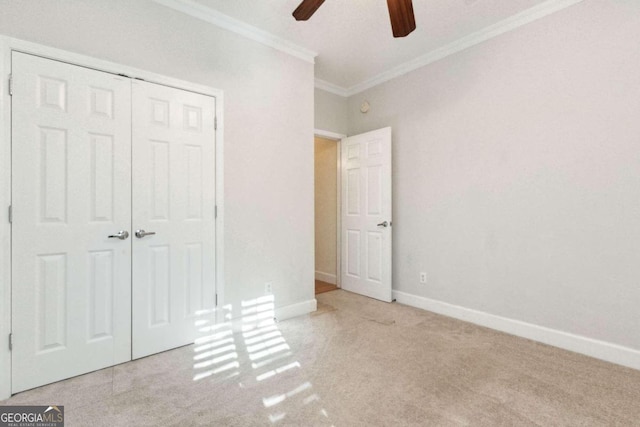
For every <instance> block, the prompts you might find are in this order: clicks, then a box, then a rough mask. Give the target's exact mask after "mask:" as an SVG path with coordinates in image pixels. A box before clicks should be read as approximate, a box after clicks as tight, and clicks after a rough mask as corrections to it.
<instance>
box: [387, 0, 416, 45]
mask: <svg viewBox="0 0 640 427" xmlns="http://www.w3.org/2000/svg"><path fill="white" fill-rule="evenodd" d="M387 6H388V7H389V17H390V18H391V29H392V30H393V37H405V36H407V35H409V33H411V32H412V31H413V30H415V29H416V18H415V16H414V15H413V3H411V0H387Z"/></svg>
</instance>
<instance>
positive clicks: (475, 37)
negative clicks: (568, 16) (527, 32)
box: [346, 0, 583, 96]
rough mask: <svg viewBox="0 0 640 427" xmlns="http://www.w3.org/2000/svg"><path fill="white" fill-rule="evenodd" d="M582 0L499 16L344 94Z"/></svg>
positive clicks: (559, 0) (555, 0) (555, 1)
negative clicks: (492, 21) (503, 17)
mask: <svg viewBox="0 0 640 427" xmlns="http://www.w3.org/2000/svg"><path fill="white" fill-rule="evenodd" d="M582 1H583V0H547V1H545V2H543V3H540V4H538V5H536V6H534V7H532V8H529V9H527V10H524V11H522V12H520V13H517V14H515V15H513V16H511V17H509V18H506V19H503V20H502V21H499V22H497V23H495V24H493V25H490V26H488V27H485V28H483V29H482V30H479V31H476V32H475V33H471V34H469V35H468V36H465V37H462V38H460V39H458V40H456V41H454V42H452V43H449V44H447V45H445V46H443V47H441V48H438V49H436V50H434V51H431V52H429V53H427V54H424V55H422V56H419V57H417V58H415V59H413V60H411V61H408V62H405V63H404V64H401V65H399V66H397V67H394V68H392V69H390V70H388V71H385V72H383V73H380V74H378V75H377V76H375V77H373V78H371V79H368V80H365V81H363V82H362V83H358V84H356V85H354V86H351V87H349V88H348V89H347V90H346V96H352V95H355V94H358V93H360V92H363V91H365V90H367V89H370V88H372V87H374V86H377V85H379V84H381V83H384V82H387V81H389V80H391V79H394V78H396V77H399V76H402V75H404V74H407V73H409V72H411V71H414V70H416V69H418V68H421V67H424V66H426V65H429V64H432V63H434V62H436V61H439V60H441V59H443V58H446V57H447V56H450V55H453V54H455V53H458V52H460V51H462V50H465V49H467V48H470V47H472V46H475V45H477V44H479V43H482V42H484V41H487V40H490V39H492V38H494V37H497V36H499V35H501V34H504V33H506V32H509V31H512V30H515V29H517V28H520V27H522V26H523V25H526V24H529V23H531V22H533V21H537V20H538V19H541V18H544V17H545V16H548V15H551V14H552V13H555V12H558V11H560V10H562V9H566V8H567V7H569V6H573V5H575V4H577V3H580V2H582Z"/></svg>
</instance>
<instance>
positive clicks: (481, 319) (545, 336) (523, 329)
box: [393, 291, 640, 369]
mask: <svg viewBox="0 0 640 427" xmlns="http://www.w3.org/2000/svg"><path fill="white" fill-rule="evenodd" d="M393 297H394V298H395V299H396V301H397V302H399V303H400V304H405V305H410V306H412V307H416V308H421V309H423V310H427V311H431V312H434V313H438V314H442V315H445V316H449V317H453V318H456V319H460V320H464V321H466V322H471V323H475V324H476V325H480V326H485V327H487V328H491V329H495V330H498V331H501V332H506V333H508V334H511V335H517V336H519V337H523V338H527V339H530V340H533V341H538V342H541V343H544V344H548V345H552V346H554V347H559V348H562V349H565V350H569V351H573V352H576V353H580V354H584V355H587V356H591V357H595V358H596V359H601V360H605V361H607V362H611V363H616V364H618V365H622V366H626V367H629V368H634V369H640V350H635V349H632V348H629V347H623V346H621V345H617V344H613V343H610V342H606V341H600V340H595V339H592V338H587V337H583V336H580V335H574V334H570V333H568V332H563V331H559V330H557V329H550V328H546V327H544V326H538V325H534V324H532V323H526V322H521V321H519V320H514V319H509V318H506V317H500V316H496V315H493V314H489V313H485V312H482V311H477V310H473V309H470V308H465V307H461V306H458V305H453V304H448V303H446V302H442V301H437V300H433V299H429V298H425V297H421V296H418V295H412V294H408V293H405V292H401V291H393Z"/></svg>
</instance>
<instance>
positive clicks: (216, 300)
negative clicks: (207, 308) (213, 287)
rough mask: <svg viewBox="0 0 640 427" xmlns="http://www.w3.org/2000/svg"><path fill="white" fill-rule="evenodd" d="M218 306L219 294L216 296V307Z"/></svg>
mask: <svg viewBox="0 0 640 427" xmlns="http://www.w3.org/2000/svg"><path fill="white" fill-rule="evenodd" d="M217 306H218V294H216V307H217Z"/></svg>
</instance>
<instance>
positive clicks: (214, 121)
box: [213, 116, 218, 130]
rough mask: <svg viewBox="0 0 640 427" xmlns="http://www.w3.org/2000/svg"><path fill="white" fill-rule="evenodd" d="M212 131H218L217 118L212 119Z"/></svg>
mask: <svg viewBox="0 0 640 427" xmlns="http://www.w3.org/2000/svg"><path fill="white" fill-rule="evenodd" d="M213 130H218V116H214V117H213Z"/></svg>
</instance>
